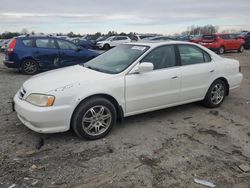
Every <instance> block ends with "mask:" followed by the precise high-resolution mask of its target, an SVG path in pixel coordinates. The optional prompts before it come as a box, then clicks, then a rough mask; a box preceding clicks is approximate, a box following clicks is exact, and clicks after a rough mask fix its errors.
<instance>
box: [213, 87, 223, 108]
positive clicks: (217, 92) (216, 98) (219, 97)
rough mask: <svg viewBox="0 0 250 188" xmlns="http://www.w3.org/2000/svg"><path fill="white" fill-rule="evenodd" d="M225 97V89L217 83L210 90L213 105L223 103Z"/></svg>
mask: <svg viewBox="0 0 250 188" xmlns="http://www.w3.org/2000/svg"><path fill="white" fill-rule="evenodd" d="M224 96H225V89H224V86H223V85H222V84H221V83H217V84H215V85H214V87H213V89H212V90H211V96H210V97H211V101H212V103H213V104H215V105H217V104H220V103H221V101H223V99H224Z"/></svg>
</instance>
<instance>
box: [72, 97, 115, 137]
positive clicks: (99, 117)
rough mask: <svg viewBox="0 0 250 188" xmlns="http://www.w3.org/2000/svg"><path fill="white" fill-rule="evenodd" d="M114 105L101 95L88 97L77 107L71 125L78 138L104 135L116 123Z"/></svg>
mask: <svg viewBox="0 0 250 188" xmlns="http://www.w3.org/2000/svg"><path fill="white" fill-rule="evenodd" d="M116 120H117V111H116V109H115V107H114V105H113V104H112V103H111V102H110V101H109V100H107V99H105V98H102V97H94V98H90V99H88V100H87V101H84V102H83V103H81V104H80V106H78V107H77V109H76V111H75V112H74V115H73V117H72V121H71V127H72V129H73V130H74V132H75V133H76V135H77V136H78V137H80V138H85V139H88V140H96V139H99V138H103V137H105V136H106V135H107V134H108V133H110V131H111V130H112V128H113V126H114V125H115V124H116Z"/></svg>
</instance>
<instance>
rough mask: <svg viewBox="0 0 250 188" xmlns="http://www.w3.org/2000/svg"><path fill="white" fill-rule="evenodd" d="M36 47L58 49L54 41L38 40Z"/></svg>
mask: <svg viewBox="0 0 250 188" xmlns="http://www.w3.org/2000/svg"><path fill="white" fill-rule="evenodd" d="M36 47H38V48H56V44H55V40H54V39H36Z"/></svg>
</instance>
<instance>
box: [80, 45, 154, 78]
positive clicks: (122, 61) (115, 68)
mask: <svg viewBox="0 0 250 188" xmlns="http://www.w3.org/2000/svg"><path fill="white" fill-rule="evenodd" d="M148 48H149V47H148V46H142V45H128V44H122V45H119V46H117V47H115V48H113V49H111V50H109V51H107V52H105V53H103V54H102V55H100V56H97V57H96V58H94V59H92V60H90V61H89V62H88V63H85V64H84V66H85V67H87V68H89V69H93V70H96V71H99V72H104V73H109V74H118V73H120V72H122V71H124V70H125V69H126V68H127V67H128V66H130V65H131V64H132V63H133V62H134V61H135V60H136V59H138V58H139V57H140V56H141V55H142V54H144V53H145V52H146V51H147V50H148Z"/></svg>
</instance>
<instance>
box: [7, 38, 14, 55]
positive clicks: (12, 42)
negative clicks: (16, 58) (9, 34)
mask: <svg viewBox="0 0 250 188" xmlns="http://www.w3.org/2000/svg"><path fill="white" fill-rule="evenodd" d="M15 47H16V39H13V40H12V41H11V42H10V44H9V46H8V49H7V53H8V54H11V53H12V52H13V51H14V49H15Z"/></svg>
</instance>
